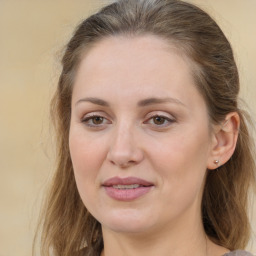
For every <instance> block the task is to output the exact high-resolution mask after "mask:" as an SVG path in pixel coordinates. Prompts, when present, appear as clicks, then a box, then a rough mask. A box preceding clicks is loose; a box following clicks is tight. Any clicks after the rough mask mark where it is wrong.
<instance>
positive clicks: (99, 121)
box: [92, 116, 104, 125]
mask: <svg viewBox="0 0 256 256" xmlns="http://www.w3.org/2000/svg"><path fill="white" fill-rule="evenodd" d="M103 120H104V118H103V117H101V116H94V117H92V123H93V124H95V125H99V124H102V123H103Z"/></svg>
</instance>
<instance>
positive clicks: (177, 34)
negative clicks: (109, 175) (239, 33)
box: [41, 0, 255, 256]
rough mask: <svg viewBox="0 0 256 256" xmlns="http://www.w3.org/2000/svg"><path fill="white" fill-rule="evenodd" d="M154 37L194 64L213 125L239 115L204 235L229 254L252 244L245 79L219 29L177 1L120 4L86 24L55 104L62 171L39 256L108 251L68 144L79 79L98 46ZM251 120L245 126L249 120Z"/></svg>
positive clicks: (206, 196)
mask: <svg viewBox="0 0 256 256" xmlns="http://www.w3.org/2000/svg"><path fill="white" fill-rule="evenodd" d="M148 34H151V35H155V36H157V37H160V38H162V39H163V40H166V41H167V42H169V43H170V44H171V45H174V46H175V47H176V48H177V49H179V50H180V51H181V52H182V54H185V55H186V56H187V57H188V58H189V59H190V60H191V62H192V63H193V65H192V66H193V68H192V69H193V70H192V71H193V76H194V80H195V83H196V85H197V88H198V90H199V92H200V93H201V94H202V95H203V97H204V100H205V102H206V104H207V107H208V113H209V119H210V122H211V123H221V122H222V121H223V120H224V118H225V116H226V115H227V114H228V113H230V112H237V113H238V114H239V116H240V119H241V126H240V131H239V136H238V141H237V146H236V149H235V152H234V154H233V156H232V157H231V159H230V160H229V161H228V162H227V163H226V164H224V165H223V166H221V167H219V168H218V170H217V171H210V170H209V171H208V175H207V178H206V183H205V189H204V193H203V198H202V221H203V224H204V228H205V232H206V234H207V235H208V236H209V237H210V239H212V241H214V242H215V243H217V244H219V245H221V246H224V247H226V248H228V249H230V250H234V249H238V248H240V249H241V248H244V247H245V246H246V244H247V242H248V240H249V237H250V224H249V220H248V215H247V210H248V209H247V208H248V193H249V191H250V190H249V188H250V187H251V186H252V187H253V186H254V187H255V159H254V158H255V145H254V140H253V138H252V135H251V134H250V132H249V130H248V120H250V118H249V117H248V115H247V114H246V112H245V111H243V110H242V109H241V108H240V107H239V106H238V105H239V104H238V93H239V76H238V70H237V66H236V63H235V60H234V56H233V51H232V48H231V46H230V43H229V42H228V40H227V38H226V37H225V35H224V34H223V32H222V31H221V29H220V28H219V26H218V25H217V24H216V22H215V21H214V20H213V19H212V18H211V17H210V16H209V15H208V14H207V13H205V12H204V11H203V10H201V9H200V8H198V7H196V6H194V5H192V4H189V3H186V2H183V1H179V0H120V1H116V2H114V3H112V4H110V5H108V6H106V7H104V8H102V9H101V10H100V11H99V12H98V13H96V14H94V15H92V16H90V17H89V18H87V19H86V20H84V21H83V22H82V23H81V24H80V25H79V26H78V27H77V29H76V31H75V32H74V34H73V36H72V38H71V39H70V41H69V42H68V44H67V46H66V49H65V53H64V56H63V58H62V72H61V74H60V77H59V81H58V86H57V89H56V93H55V95H54V97H53V99H52V103H51V115H52V120H53V123H54V126H55V128H56V140H57V168H56V172H55V176H54V178H53V180H52V184H51V188H50V191H49V193H48V195H47V198H46V201H45V208H44V211H43V213H42V222H41V224H42V234H41V255H42V256H48V255H51V253H52V254H53V255H54V256H70V255H74V252H78V254H77V255H79V250H80V249H81V248H82V247H84V246H85V245H87V248H88V250H87V254H88V255H99V253H100V251H101V250H102V248H103V238H102V232H101V225H100V223H99V222H98V221H97V220H96V219H94V217H93V216H91V215H90V213H89V212H88V211H87V209H86V207H85V206H84V205H83V203H82V201H81V199H80V196H79V194H78V190H77V187H76V183H75V179H74V173H73V169H72V162H71V158H70V153H69V145H68V137H69V126H70V117H71V97H72V87H73V82H74V78H75V76H76V72H77V69H78V66H79V64H80V62H81V59H82V57H83V55H84V53H85V52H86V51H89V50H90V48H91V47H93V46H94V45H95V44H96V43H97V42H99V41H100V40H102V39H104V38H107V37H113V36H119V35H120V36H127V37H134V36H143V35H148ZM246 120H247V121H246Z"/></svg>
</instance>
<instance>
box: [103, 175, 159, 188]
mask: <svg viewBox="0 0 256 256" xmlns="http://www.w3.org/2000/svg"><path fill="white" fill-rule="evenodd" d="M133 184H138V185H139V186H143V187H148V186H153V185H154V184H153V183H151V182H149V181H146V180H143V179H140V178H136V177H127V178H119V177H113V178H111V179H108V180H106V181H105V182H104V183H103V186H104V187H112V186H115V185H133Z"/></svg>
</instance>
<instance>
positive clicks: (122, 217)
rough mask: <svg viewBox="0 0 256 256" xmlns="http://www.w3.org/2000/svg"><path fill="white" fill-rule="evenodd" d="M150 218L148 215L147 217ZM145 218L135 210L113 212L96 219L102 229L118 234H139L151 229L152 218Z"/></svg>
mask: <svg viewBox="0 0 256 256" xmlns="http://www.w3.org/2000/svg"><path fill="white" fill-rule="evenodd" d="M149 216H150V215H149ZM149 216H145V214H143V215H142V214H141V213H139V212H138V211H136V210H121V211H115V212H111V213H108V214H105V216H104V217H103V218H102V220H100V219H98V221H99V222H100V223H101V225H102V227H105V228H107V229H110V230H112V231H114V232H120V233H141V232H145V231H148V230H150V229H151V228H152V226H154V225H153V223H152V222H153V217H150V218H149Z"/></svg>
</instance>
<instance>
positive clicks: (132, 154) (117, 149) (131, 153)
mask: <svg viewBox="0 0 256 256" xmlns="http://www.w3.org/2000/svg"><path fill="white" fill-rule="evenodd" d="M143 158H144V155H143V150H142V149H141V148H140V140H139V138H138V137H137V138H136V139H135V136H134V131H132V129H129V128H128V127H124V126H122V127H121V126H120V127H119V128H116V129H115V130H114V131H113V136H112V137H111V142H110V146H109V151H108V154H107V160H108V161H110V163H111V164H113V165H116V166H118V167H121V168H127V167H129V166H133V165H136V164H138V163H140V162H141V161H142V160H143Z"/></svg>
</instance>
